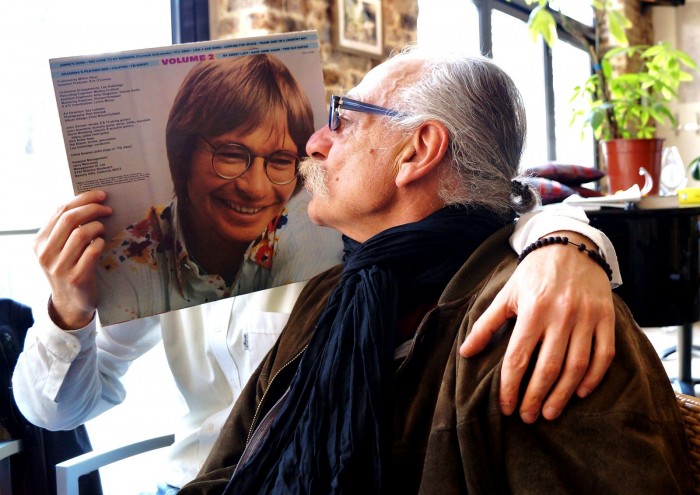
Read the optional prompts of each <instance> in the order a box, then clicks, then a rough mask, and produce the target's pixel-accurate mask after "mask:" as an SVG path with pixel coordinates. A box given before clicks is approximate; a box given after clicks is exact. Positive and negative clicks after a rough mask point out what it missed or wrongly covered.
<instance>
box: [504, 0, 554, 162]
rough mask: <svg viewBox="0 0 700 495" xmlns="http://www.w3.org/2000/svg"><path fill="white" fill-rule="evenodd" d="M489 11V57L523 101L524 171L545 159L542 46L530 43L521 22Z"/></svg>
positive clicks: (545, 129)
mask: <svg viewBox="0 0 700 495" xmlns="http://www.w3.org/2000/svg"><path fill="white" fill-rule="evenodd" d="M492 12H493V17H492V32H493V58H494V60H495V61H496V62H497V63H498V64H499V65H500V66H501V67H503V68H504V69H505V70H506V71H507V72H508V74H510V76H511V77H512V78H513V80H514V81H515V84H516V85H517V86H518V89H520V92H521V93H522V95H523V99H524V101H525V107H526V111H527V134H528V137H527V144H526V147H525V152H524V153H523V159H522V161H521V167H522V168H527V167H530V166H534V165H538V164H541V163H544V162H545V161H546V160H547V127H546V108H545V94H544V63H543V55H542V46H541V45H540V42H537V43H533V41H532V38H531V37H530V34H529V33H528V31H527V25H526V24H525V23H524V22H522V21H520V20H518V19H516V18H515V17H512V16H509V15H507V14H504V13H503V12H500V11H497V10H494V11H492Z"/></svg>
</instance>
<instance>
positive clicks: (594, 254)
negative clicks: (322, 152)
mask: <svg viewBox="0 0 700 495" xmlns="http://www.w3.org/2000/svg"><path fill="white" fill-rule="evenodd" d="M550 244H564V245H566V244H571V245H572V246H576V247H577V248H578V250H579V251H581V252H582V253H586V254H588V257H589V258H590V259H592V260H593V261H595V262H596V263H598V265H600V267H601V268H602V269H603V270H604V271H605V274H606V275H607V276H608V280H612V269H611V268H610V265H608V262H607V261H605V258H603V256H601V254H600V253H599V252H598V251H593V250H591V249H588V248H587V247H586V245H585V244H584V243H581V244H576V243H575V242H572V241H570V240H569V238H568V237H562V236H556V237H545V238H543V239H539V240H537V241H535V242H533V243H532V244H530V245H529V246H527V247H526V248H525V249H523V252H522V253H520V256H518V263H520V262H521V261H522V260H524V259H525V256H527V255H528V254H530V253H531V252H533V251H534V250H535V249H538V248H541V247H542V246H549V245H550Z"/></svg>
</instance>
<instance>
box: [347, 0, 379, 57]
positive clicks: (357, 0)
mask: <svg viewBox="0 0 700 495" xmlns="http://www.w3.org/2000/svg"><path fill="white" fill-rule="evenodd" d="M336 2H337V3H336V31H337V33H338V47H339V48H340V49H341V50H343V51H348V52H353V53H359V54H362V55H369V56H375V57H381V56H383V55H384V29H383V22H382V0H336Z"/></svg>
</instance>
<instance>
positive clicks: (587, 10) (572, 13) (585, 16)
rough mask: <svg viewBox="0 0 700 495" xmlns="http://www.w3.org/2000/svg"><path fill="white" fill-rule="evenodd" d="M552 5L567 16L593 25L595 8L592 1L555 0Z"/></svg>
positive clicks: (590, 25)
mask: <svg viewBox="0 0 700 495" xmlns="http://www.w3.org/2000/svg"><path fill="white" fill-rule="evenodd" d="M550 6H551V7H552V9H554V10H558V11H559V12H561V13H562V14H564V15H565V16H567V17H571V18H572V19H574V20H577V21H578V22H580V23H581V24H585V25H586V26H589V27H592V26H593V8H592V7H591V4H590V2H588V1H582V0H553V1H552V2H550Z"/></svg>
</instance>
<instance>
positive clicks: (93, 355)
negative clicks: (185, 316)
mask: <svg viewBox="0 0 700 495" xmlns="http://www.w3.org/2000/svg"><path fill="white" fill-rule="evenodd" d="M159 340H160V327H159V325H158V318H157V317H153V318H144V319H140V320H133V321H130V322H127V323H122V324H119V325H114V326H111V327H104V328H99V329H98V328H97V325H96V323H95V320H94V319H93V321H92V322H90V323H89V324H88V325H87V326H86V327H84V328H81V329H78V330H72V331H66V330H62V329H61V328H59V327H58V326H56V324H54V323H53V321H51V318H50V317H49V316H48V312H47V311H44V312H43V313H42V314H40V315H39V316H38V318H37V321H36V323H35V324H34V326H33V327H32V328H30V329H29V331H28V332H27V336H26V339H25V342H24V350H23V351H22V353H21V354H20V356H19V360H18V361H17V365H16V366H15V371H14V374H13V376H12V385H13V392H14V398H15V402H16V403H17V406H18V408H19V410H20V411H21V412H22V414H23V415H24V416H25V417H26V418H27V419H28V420H29V421H30V422H32V423H33V424H35V425H37V426H40V427H42V428H46V429H48V430H69V429H72V428H75V427H77V426H79V425H81V424H82V423H84V422H85V421H87V420H89V419H92V418H94V417H95V416H97V415H99V414H101V413H103V412H104V411H106V410H107V409H109V408H111V407H113V406H114V405H116V404H119V403H121V402H122V401H123V400H124V397H125V395H126V394H125V391H124V387H123V385H122V384H121V382H120V378H121V377H122V376H123V375H124V373H126V371H127V369H128V368H129V365H130V364H131V361H133V360H134V359H136V358H137V357H138V356H140V355H142V354H143V353H145V352H146V351H148V350H149V349H151V348H152V347H153V346H154V345H155V344H156V343H157V342H158V341H159Z"/></svg>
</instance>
